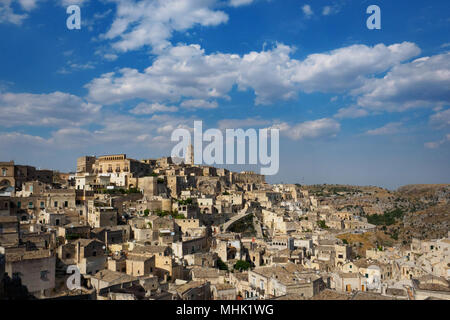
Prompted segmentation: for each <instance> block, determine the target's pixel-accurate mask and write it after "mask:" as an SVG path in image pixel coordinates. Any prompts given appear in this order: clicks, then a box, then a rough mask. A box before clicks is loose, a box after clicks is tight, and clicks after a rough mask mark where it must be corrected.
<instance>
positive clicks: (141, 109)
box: [130, 103, 178, 114]
mask: <svg viewBox="0 0 450 320" xmlns="http://www.w3.org/2000/svg"><path fill="white" fill-rule="evenodd" d="M176 111H178V108H177V107H174V106H165V105H162V104H159V103H153V104H147V103H140V104H138V105H137V106H136V107H135V108H134V109H133V110H131V111H130V112H131V113H133V114H152V113H157V112H176Z"/></svg>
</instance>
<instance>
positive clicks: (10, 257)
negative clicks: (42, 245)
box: [6, 250, 52, 262]
mask: <svg viewBox="0 0 450 320" xmlns="http://www.w3.org/2000/svg"><path fill="white" fill-rule="evenodd" d="M51 256H52V254H51V252H50V250H33V251H22V252H11V253H7V254H6V262H17V261H23V260H33V259H44V258H50V257H51Z"/></svg>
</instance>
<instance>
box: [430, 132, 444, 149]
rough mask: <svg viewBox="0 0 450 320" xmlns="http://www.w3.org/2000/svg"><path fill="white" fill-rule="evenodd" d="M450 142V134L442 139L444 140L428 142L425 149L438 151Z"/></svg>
mask: <svg viewBox="0 0 450 320" xmlns="http://www.w3.org/2000/svg"><path fill="white" fill-rule="evenodd" d="M449 141H450V134H447V135H445V136H444V138H442V140H440V141H435V142H426V143H425V144H424V146H425V148H427V149H437V148H439V147H440V146H441V145H443V144H445V143H447V142H449Z"/></svg>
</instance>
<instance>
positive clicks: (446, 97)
mask: <svg viewBox="0 0 450 320" xmlns="http://www.w3.org/2000/svg"><path fill="white" fill-rule="evenodd" d="M448 88H450V53H445V54H439V55H435V56H432V57H423V58H420V59H416V60H414V61H412V62H410V63H405V64H400V65H396V66H394V68H393V69H392V70H390V71H389V72H388V73H387V74H386V75H385V76H384V77H383V78H373V79H370V80H366V83H365V84H364V85H363V86H362V87H361V88H359V89H357V90H355V91H354V92H353V94H354V95H357V96H358V99H357V104H358V105H359V106H360V107H362V108H365V109H368V110H373V111H388V112H401V111H405V110H408V109H411V108H418V107H437V106H443V105H449V104H450V91H449V90H448Z"/></svg>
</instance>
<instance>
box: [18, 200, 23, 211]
mask: <svg viewBox="0 0 450 320" xmlns="http://www.w3.org/2000/svg"><path fill="white" fill-rule="evenodd" d="M20 207H22V202H20V201H17V208H19V209H20Z"/></svg>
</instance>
